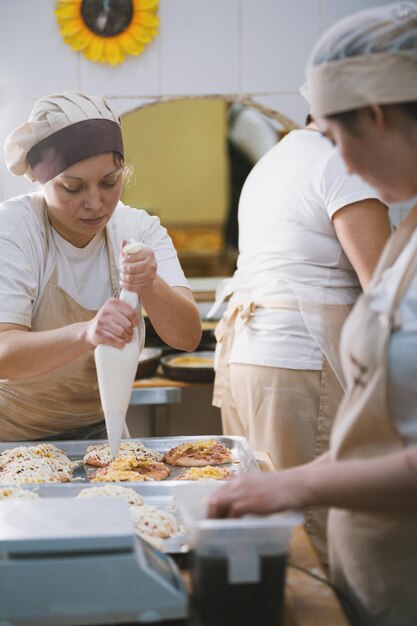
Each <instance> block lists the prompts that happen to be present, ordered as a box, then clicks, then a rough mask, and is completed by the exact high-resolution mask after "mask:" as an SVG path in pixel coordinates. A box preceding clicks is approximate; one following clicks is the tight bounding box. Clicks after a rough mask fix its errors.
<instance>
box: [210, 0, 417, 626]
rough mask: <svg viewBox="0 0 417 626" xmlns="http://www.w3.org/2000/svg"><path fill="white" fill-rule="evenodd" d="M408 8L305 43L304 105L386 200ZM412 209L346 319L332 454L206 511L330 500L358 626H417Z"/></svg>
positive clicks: (399, 148)
mask: <svg viewBox="0 0 417 626" xmlns="http://www.w3.org/2000/svg"><path fill="white" fill-rule="evenodd" d="M416 42H417V4H416V3H414V2H406V3H401V4H394V5H389V6H386V7H381V8H377V9H371V10H368V11H364V12H361V13H358V14H356V15H354V16H352V17H349V18H346V19H345V20H343V21H341V22H340V23H338V24H337V25H335V26H334V27H333V28H332V29H330V30H329V31H328V32H327V33H325V34H324V35H323V37H322V39H321V40H320V41H319V43H318V44H317V46H316V48H315V49H314V51H313V53H312V55H311V58H310V62H309V67H308V72H307V78H308V85H309V91H310V96H311V108H312V113H313V115H314V118H315V120H316V122H317V124H318V126H319V128H320V129H321V130H322V132H323V133H324V134H326V135H327V136H328V137H329V138H330V139H331V140H332V141H333V142H334V143H335V144H336V145H337V146H338V147H339V149H340V151H341V154H342V156H343V158H344V160H345V162H346V164H347V167H348V169H349V170H350V171H351V172H354V173H356V174H359V175H360V176H362V177H363V178H364V179H365V180H366V181H367V182H368V183H370V184H372V185H374V186H376V187H377V188H378V190H379V191H380V192H381V194H382V195H383V198H384V199H385V200H386V201H393V200H405V199H410V198H412V197H413V196H415V195H416V194H417V168H416V162H417V43H416ZM416 293H417V208H414V209H413V210H412V211H411V213H410V214H409V216H408V217H407V219H406V220H405V221H404V222H403V223H402V224H401V225H400V227H399V229H398V230H397V231H396V232H395V233H394V235H393V236H392V237H391V239H390V241H389V242H388V244H387V246H386V248H385V250H384V253H383V255H382V258H381V260H380V262H379V264H378V267H377V269H376V271H375V274H374V276H373V278H372V280H371V283H370V285H369V287H368V289H367V291H366V292H365V294H364V295H363V296H361V298H360V299H359V301H358V303H357V304H356V306H355V307H354V309H353V312H352V314H351V315H350V317H349V319H348V321H347V323H346V324H345V327H344V331H343V336H342V343H341V357H342V365H343V369H344V374H345V376H346V381H347V391H346V393H345V396H344V399H343V400H342V403H341V405H340V407H339V411H338V414H337V417H336V422H335V425H334V428H333V431H332V437H331V442H330V452H329V453H328V454H327V455H324V456H323V457H321V458H320V459H318V460H316V461H315V462H313V463H310V464H307V465H304V466H300V467H297V468H294V469H292V470H288V471H284V472H280V473H278V474H275V475H270V476H265V477H252V478H250V479H249V480H248V481H247V483H246V484H244V483H243V481H240V480H236V481H234V482H233V484H230V485H229V486H227V487H226V488H224V489H223V490H221V491H219V492H218V493H217V494H216V495H215V496H214V497H213V499H212V502H211V507H210V513H211V515H213V516H237V515H241V514H243V513H246V512H257V513H261V512H262V513H267V512H271V511H279V510H284V509H291V508H296V509H302V508H304V507H308V506H310V505H313V504H317V505H323V506H330V507H332V508H331V512H330V517H329V546H330V568H331V574H332V578H333V580H334V582H335V583H336V584H337V585H339V586H340V587H341V588H343V589H344V590H345V592H346V593H348V594H349V596H350V598H351V599H352V601H353V602H354V603H355V604H356V606H357V608H358V610H359V612H360V614H361V617H362V623H363V624H365V625H367V626H368V625H373V626H376V625H378V626H412V625H413V624H416V623H417V602H416V599H415V590H414V584H413V581H414V579H415V571H416V569H417V552H416V550H415V546H416V545H417V498H416V493H417V410H416V407H417V384H416V380H417V371H416V363H417V358H416V355H417V326H416V311H417V298H416Z"/></svg>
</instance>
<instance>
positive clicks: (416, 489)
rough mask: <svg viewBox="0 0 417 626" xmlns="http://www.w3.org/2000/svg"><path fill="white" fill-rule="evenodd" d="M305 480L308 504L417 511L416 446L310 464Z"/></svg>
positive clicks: (344, 507)
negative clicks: (366, 456)
mask: <svg viewBox="0 0 417 626" xmlns="http://www.w3.org/2000/svg"><path fill="white" fill-rule="evenodd" d="M300 469H301V468H300ZM305 481H306V491H305V493H306V502H305V504H306V505H309V504H316V505H323V506H331V507H335V508H343V509H352V510H362V511H382V512H389V511H391V512H395V511H398V512H403V513H410V512H412V513H416V512H417V446H413V447H411V448H407V449H403V450H401V451H399V452H396V453H393V454H390V455H387V456H384V457H377V458H374V459H364V460H362V459H355V460H349V461H338V462H331V463H329V464H317V465H315V466H312V465H310V469H309V471H308V472H306V474H305Z"/></svg>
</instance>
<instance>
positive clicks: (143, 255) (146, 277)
mask: <svg viewBox="0 0 417 626" xmlns="http://www.w3.org/2000/svg"><path fill="white" fill-rule="evenodd" d="M125 243H126V241H123V242H122V250H123V246H124V245H125ZM157 269H158V264H157V262H156V258H155V254H154V253H153V250H151V249H150V248H148V247H147V246H143V248H142V250H140V251H139V252H136V253H134V254H123V252H121V253H120V287H122V288H123V289H128V290H129V291H135V292H136V293H138V294H140V292H141V290H143V289H146V288H147V287H150V286H151V285H152V283H153V281H154V280H155V278H156V276H157V273H156V272H157Z"/></svg>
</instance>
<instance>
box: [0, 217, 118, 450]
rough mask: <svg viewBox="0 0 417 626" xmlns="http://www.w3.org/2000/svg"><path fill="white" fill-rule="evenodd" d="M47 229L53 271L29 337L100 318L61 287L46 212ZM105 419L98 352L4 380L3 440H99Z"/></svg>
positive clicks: (0, 391) (114, 281) (0, 405)
mask: <svg viewBox="0 0 417 626" xmlns="http://www.w3.org/2000/svg"><path fill="white" fill-rule="evenodd" d="M45 226H46V239H47V245H48V252H49V254H50V255H53V256H52V268H53V269H52V273H51V276H50V279H49V281H48V282H47V284H46V286H45V289H44V291H43V294H42V296H41V299H40V303H39V306H38V308H37V310H36V311H35V313H34V315H33V318H32V328H31V331H30V332H32V331H34V332H36V331H44V330H52V329H55V328H61V327H63V326H67V325H68V324H74V323H76V322H86V321H89V320H91V319H92V318H93V317H94V316H95V314H96V313H97V311H92V310H89V309H86V308H84V307H82V306H81V305H80V304H78V303H77V302H76V301H75V300H74V299H73V298H71V296H70V295H68V294H67V293H66V292H65V291H64V290H63V289H61V288H60V287H58V285H57V270H56V256H55V244H54V242H53V238H52V236H51V230H50V229H51V227H50V225H49V221H48V219H47V217H46V211H45ZM106 238H107V249H108V255H109V266H110V277H111V285H112V294H113V296H114V297H117V296H118V291H119V286H118V285H119V280H118V273H117V269H116V265H115V260H114V254H113V247H112V244H111V240H110V236H109V235H108V233H107V230H106ZM103 420H104V417H103V411H102V408H101V402H100V395H99V390H98V382H97V373H96V367H95V362H94V350H90V351H89V352H88V353H86V354H85V355H83V356H81V357H79V358H77V359H75V360H74V361H71V362H69V363H67V364H65V365H62V366H61V367H58V368H56V369H55V370H52V371H51V372H48V373H47V374H43V375H41V376H37V377H36V378H27V379H22V380H17V381H8V380H2V381H0V441H22V440H36V439H46V438H48V437H49V438H51V437H52V438H60V434H62V438H66V436H65V433H68V434H69V436H70V437H71V438H74V439H79V438H90V436H92V437H100V436H104V434H105V429H104V428H103V424H104V422H103ZM90 425H93V426H92V428H91V429H90V428H89V426H90Z"/></svg>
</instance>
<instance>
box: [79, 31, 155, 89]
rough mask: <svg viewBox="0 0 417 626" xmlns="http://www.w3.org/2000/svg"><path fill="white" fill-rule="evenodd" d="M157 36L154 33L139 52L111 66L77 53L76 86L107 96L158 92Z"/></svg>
mask: <svg viewBox="0 0 417 626" xmlns="http://www.w3.org/2000/svg"><path fill="white" fill-rule="evenodd" d="M159 38H160V35H157V37H156V38H155V39H154V40H153V41H151V43H150V44H148V45H147V46H146V47H145V49H144V50H143V52H142V54H140V55H139V56H137V57H135V56H131V55H130V56H127V57H126V59H125V60H124V61H123V63H120V64H119V65H115V66H114V67H112V66H111V65H108V64H107V63H106V64H105V63H93V62H91V61H87V59H85V58H84V57H83V56H80V60H79V63H80V89H81V90H82V91H85V92H86V93H102V94H105V95H108V96H110V95H118V96H149V95H158V94H159V93H160V84H159V56H160V51H159V46H160V41H159Z"/></svg>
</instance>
